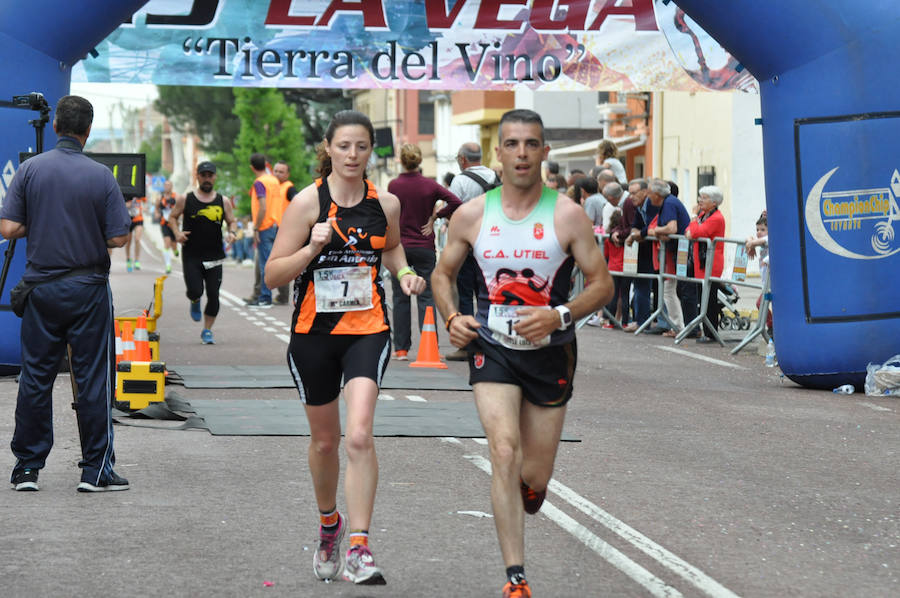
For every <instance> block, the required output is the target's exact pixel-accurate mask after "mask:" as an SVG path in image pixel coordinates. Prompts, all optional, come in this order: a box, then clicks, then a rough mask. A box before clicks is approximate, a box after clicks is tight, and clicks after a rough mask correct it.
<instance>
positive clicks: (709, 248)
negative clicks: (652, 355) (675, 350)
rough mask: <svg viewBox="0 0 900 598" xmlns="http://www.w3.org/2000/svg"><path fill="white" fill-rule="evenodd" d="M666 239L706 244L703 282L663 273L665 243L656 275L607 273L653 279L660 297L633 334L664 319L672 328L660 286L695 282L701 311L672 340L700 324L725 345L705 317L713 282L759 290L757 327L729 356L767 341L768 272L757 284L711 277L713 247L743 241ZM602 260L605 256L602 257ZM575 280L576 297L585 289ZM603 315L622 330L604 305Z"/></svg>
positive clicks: (679, 339) (687, 274) (602, 236)
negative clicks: (760, 340)
mask: <svg viewBox="0 0 900 598" xmlns="http://www.w3.org/2000/svg"><path fill="white" fill-rule="evenodd" d="M609 236H610V235H608V234H605V233H604V234H598V235H596V237H597V242H598V244H599V245H600V251H601V253H603V252H604V251H605V247H604V243H603V242H604V241H605V240H606V239H608V238H609ZM668 239H670V240H675V241H678V240H682V239H683V240H686V241H688V242H689V243H705V244H706V263H705V264H704V274H703V278H702V279H698V278H694V276H693V272H685V275H684V276H681V275H678V274H667V273H666V272H665V263H666V245H667V243H666V242H661V243H659V254H658V257H659V263H660V270H659V272H657V273H646V272H610V274H611V275H612V276H614V277H626V278H646V279H651V280H656V293H657V296H658V297H659V300H658V301H657V307H656V309H655V310H654V311H653V312H652V313H651V314H650V316H649V317H648V318H647V319H646V320H645V321H644V322H643V323H642V324H641V325H640V326H639V327H638V329H637V330H636V331H635V332H634V334H640V333H641V332H643V331H644V330H645V329H646V328H647V327H649V326H651V325H652V324H653V322H655V321H656V320H657V319H658V318H663V319H664V320H665V321H666V322H668V323H669V326H671V327H672V328H675V324H674V322H672V319H671V318H670V317H669V315H668V314H667V313H666V312H665V303H664V301H663V300H662V292H663V284H664V282H665V280H666V279H671V280H676V281H678V280H682V281H687V282H695V283H700V284H701V294H700V312H699V314H698V315H697V317H696V318H694V319H693V320H691V321H690V322H688V323H686V324H685V326H684V328H683V329H682V330H681V331H679V333H678V335H677V336H676V337H675V344H680V343H681V342H682V341H683V340H684V339H685V338H686V337H687V336H688V335H689V334H691V332H692V331H693V330H694V329H696V328H697V327H698V326H700V324H703V323H705V324H706V329H707V330H708V331H710V333H711V335H712V337H713V338H714V339H715V340H716V342H718V343H719V345H721V346H723V347H724V346H725V343H724V341H722V338H721V336H719V332H718V330H717V329H716V328H715V327H713V326H712V322H710V321H709V319H708V318H707V317H706V309H707V306H708V305H709V301H710V300H711V297H710V296H711V294H712V289H713V286H712V283H714V282H715V283H722V284H730V285H735V286H742V287H747V288H752V289H756V290H758V291H760V293H761V294H762V297H763V300H762V301H761V302H760V306H759V311H758V314H757V319H756V324H755V325H754V326H753V328H752V329H751V330H750V332H749V333H748V334H747V335H746V336H745V337H744V338H743V339H742V340H741V341H740V343H738V345H737V346H736V347H735V348H734V349H733V350H732V351H731V354H732V355H734V354H736V353H738V352H739V351H740V350H741V349H743V348H744V347H746V346H747V345H748V344H749V343H750V342H751V341H753V339H755V338H756V337H757V336H759V335H760V334H762V335H763V338H764V339H765V340H766V341H768V340H769V335H768V333H767V332H766V314H768V309H769V304H770V302H771V298H772V295H771V292H770V290H769V275H768V271H767V272H766V276H765V278H764V279H763V280H762V281H761V282H760V283H755V282H750V281H747V280H734V278H733V277H732V278H722V277H718V276H713V275H712V269H713V261H714V259H715V248H716V245H718V244H720V243H733V244H736V245H741V246H743V245H744V244H745V241H744V240H742V239H729V238H725V237H716V238H714V239H688V238H687V237H685V236H684V235H669V237H668ZM657 240H658V239H656V238H655V237H644V239H643V240H642V241H640V242H641V243H645V242H652V241H657ZM604 257H605V255H604ZM576 280H579V281H580V283H581V284H580V286H579V287H578V288H577V289H576V288H575V286H574V285H573V291H577V292H573V294H572V296H574V295H576V294H577V293H578V292H580V291H581V289H583V288H584V276H583V275H582V274H581V273H580V272H578V273H577V275H576ZM712 300H717V298H712ZM603 314H604V315H605V316H606V317H607V319H608V320H609V321H610V322H611V323H612V324H613V325H614V326H616V327H617V328H620V329H621V328H623V327H622V323H621V322H620V321H619V320H618V319H617V318H616V317H615V315H614V314H611V313H610V312H609V310H608V309H607V308H606V306H604V307H603ZM586 321H587V318H583V319H582V320H581V321H579V327H580V326H583V325H584V322H586Z"/></svg>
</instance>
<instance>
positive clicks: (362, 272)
mask: <svg viewBox="0 0 900 598" xmlns="http://www.w3.org/2000/svg"><path fill="white" fill-rule="evenodd" d="M313 283H314V284H315V293H316V311H317V312H319V313H325V312H336V311H363V310H366V309H371V308H372V276H371V269H370V268H369V267H367V266H354V267H347V268H322V269H321V270H316V271H315V272H314V274H313Z"/></svg>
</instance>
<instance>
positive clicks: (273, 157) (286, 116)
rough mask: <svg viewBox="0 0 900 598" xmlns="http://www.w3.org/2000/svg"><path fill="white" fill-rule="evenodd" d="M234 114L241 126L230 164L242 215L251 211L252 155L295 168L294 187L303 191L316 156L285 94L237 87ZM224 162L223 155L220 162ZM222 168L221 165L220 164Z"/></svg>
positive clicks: (292, 171) (292, 175)
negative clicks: (282, 161)
mask: <svg viewBox="0 0 900 598" xmlns="http://www.w3.org/2000/svg"><path fill="white" fill-rule="evenodd" d="M233 93H234V100H235V101H234V114H235V116H237V117H238V119H239V120H240V123H241V126H240V131H239V132H238V135H237V139H236V140H235V143H234V151H233V152H232V156H233V160H232V161H230V162H229V163H228V165H227V168H228V169H229V170H231V172H230V173H229V174H230V175H232V176H234V180H235V181H236V185H237V189H238V192H239V194H240V198H239V200H238V204H237V206H238V213H240V214H245V213H248V212H249V211H250V197H249V191H248V190H249V189H250V187H251V186H252V185H253V181H254V178H255V177H254V174H253V171H252V170H250V155H251V154H253V153H256V152H259V153H262V154H265V155H266V158H267V159H268V160H269V162H270V163H272V164H274V163H275V162H276V161H278V160H284V161H285V162H287V163H288V166H290V169H291V180H292V181H293V183H294V186H295V187H297V188H298V189H301V188H303V187H305V186H306V185H308V184H309V183H310V182H311V181H312V176H311V174H310V170H311V167H312V163H313V159H314V157H315V154H314V152H313V151H312V150H311V148H309V147H307V143H306V138H305V136H304V134H303V127H302V124H301V121H300V118H298V116H297V113H296V111H295V108H294V107H293V106H290V105H288V104H287V103H286V102H285V100H284V95H283V94H282V92H281V91H279V90H277V89H272V88H234V90H233ZM218 158H221V159H222V160H223V166H224V165H225V162H224V161H225V159H226V158H227V157H226V156H222V155H221V154H220V155H219V156H217V159H218ZM217 165H218V163H217Z"/></svg>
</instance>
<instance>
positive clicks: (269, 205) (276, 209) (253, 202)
mask: <svg viewBox="0 0 900 598" xmlns="http://www.w3.org/2000/svg"><path fill="white" fill-rule="evenodd" d="M256 182H260V183H262V184H263V187H265V189H266V214H265V216H264V217H263V219H262V224H260V226H259V230H266V229H269V228H272V226H273V225H274V226H277V225H278V224H280V223H281V213H282V211H283V206H282V204H283V203H284V201H283V200H282V195H284V194H283V193H282V191H281V183H279V182H278V179H277V178H275V175H274V174H268V173H266V174H263V175H260V176H259V177H257V179H256V181H254V185H253V187H250V211H251V214H252V216H253V224H254V226H255V225H256V222H257V215H258V214H259V198H258V197H257V196H256Z"/></svg>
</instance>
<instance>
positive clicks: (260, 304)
mask: <svg viewBox="0 0 900 598" xmlns="http://www.w3.org/2000/svg"><path fill="white" fill-rule="evenodd" d="M247 307H257V308H262V309H269V308H270V307H272V300H271V299H269V300H265V299H257V300H256V301H254V302H253V303H248V304H247Z"/></svg>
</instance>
